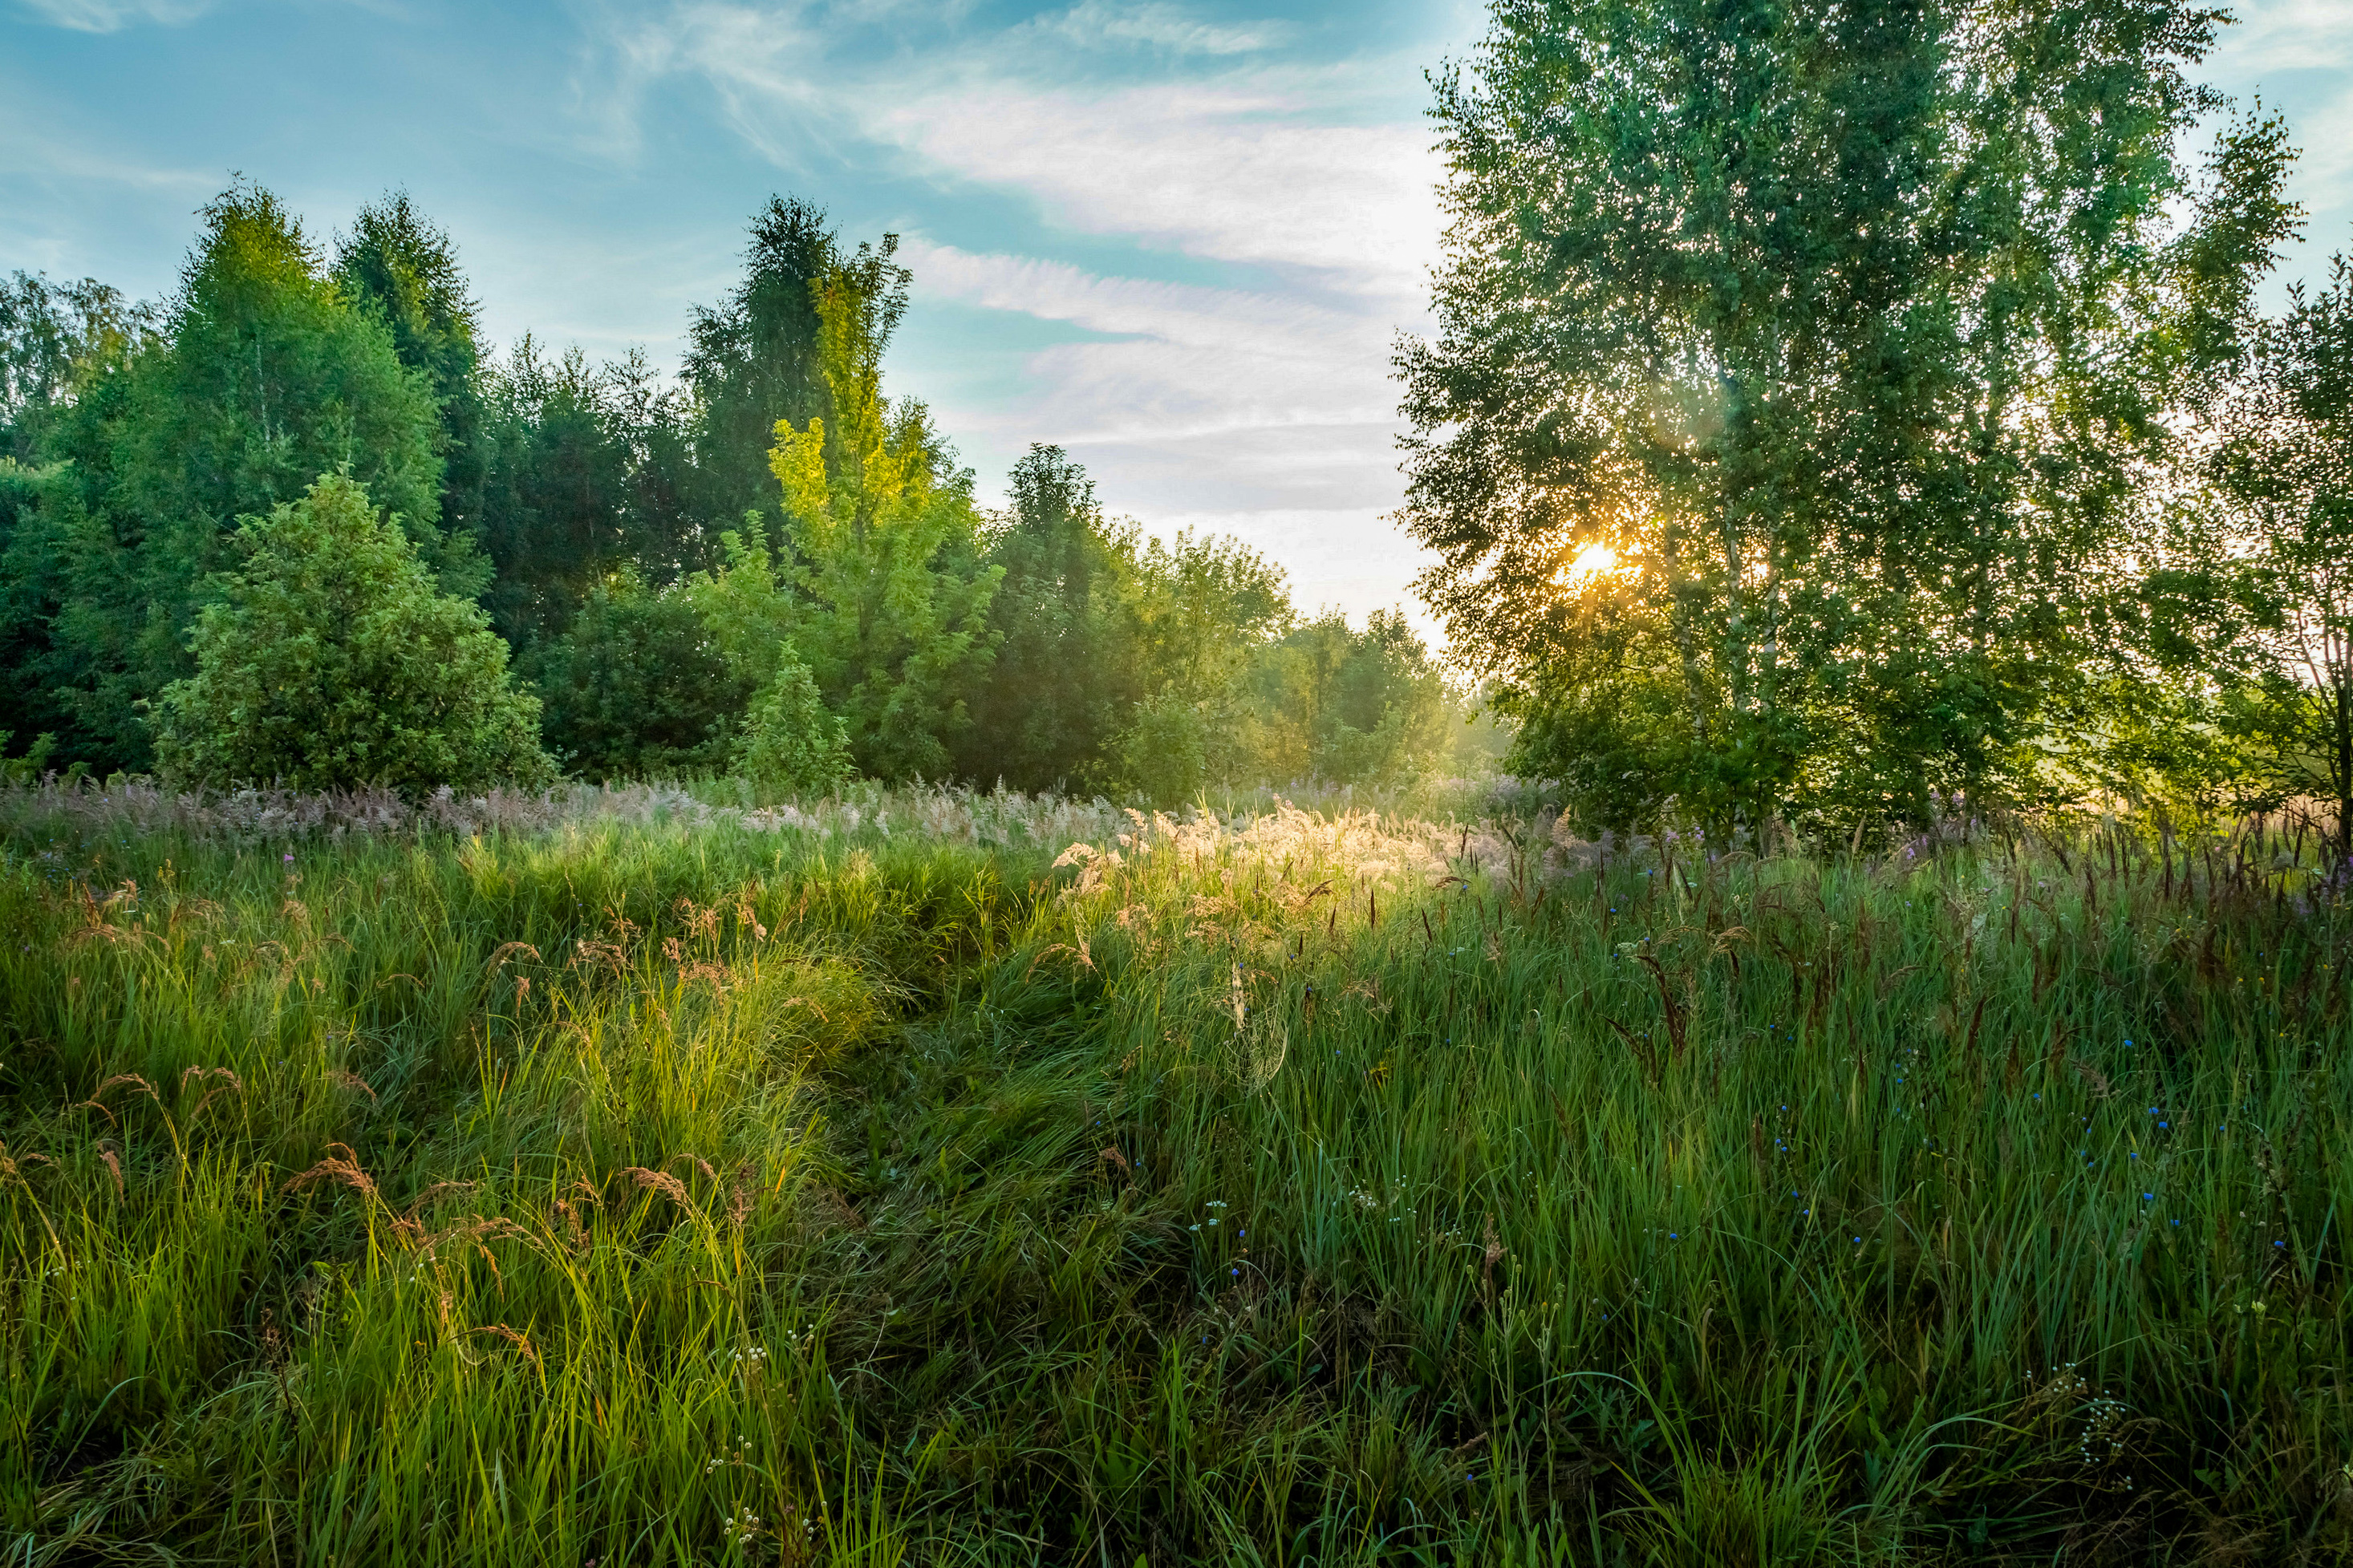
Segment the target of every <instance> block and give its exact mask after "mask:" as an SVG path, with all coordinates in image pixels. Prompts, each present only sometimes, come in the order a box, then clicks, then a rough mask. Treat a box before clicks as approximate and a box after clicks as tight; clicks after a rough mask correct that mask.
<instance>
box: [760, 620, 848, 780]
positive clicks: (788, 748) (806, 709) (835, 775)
mask: <svg viewBox="0 0 2353 1568" xmlns="http://www.w3.org/2000/svg"><path fill="white" fill-rule="evenodd" d="M733 762H734V764H735V772H736V773H738V774H739V775H740V776H742V777H744V778H747V779H749V780H751V781H752V782H753V783H754V784H765V785H768V786H769V787H771V788H776V789H785V790H791V791H793V792H795V793H802V792H806V791H813V790H821V789H825V788H828V787H829V786H830V785H832V784H838V783H839V782H840V781H841V780H842V779H844V778H847V777H848V776H849V772H850V762H849V726H848V725H847V724H845V723H843V722H842V721H841V719H840V718H839V715H837V714H834V713H832V712H829V711H828V710H827V708H826V706H825V699H824V698H823V697H822V696H820V695H819V694H818V689H817V682H816V681H815V680H814V679H811V678H810V676H809V672H808V667H807V665H805V664H803V663H801V662H800V661H799V660H798V659H797V658H793V657H792V653H791V650H790V649H786V650H785V652H784V653H783V655H782V657H781V658H779V659H778V661H777V664H776V675H775V676H774V677H773V678H771V679H770V680H769V682H768V684H767V686H766V687H765V689H763V690H762V691H761V692H760V694H759V695H758V696H756V697H754V699H753V700H752V706H751V710H750V711H749V712H747V713H745V714H744V732H743V734H742V736H741V737H740V738H739V739H738V740H737V742H736V743H735V750H734V752H733Z"/></svg>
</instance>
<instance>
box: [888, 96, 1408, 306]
mask: <svg viewBox="0 0 2353 1568" xmlns="http://www.w3.org/2000/svg"><path fill="white" fill-rule="evenodd" d="M1288 75H1289V73H1274V72H1267V73H1253V75H1252V76H1250V77H1248V78H1237V79H1229V80H1225V81H1219V82H1209V83H1200V84H1190V83H1166V84H1163V83H1155V84H1151V85H1146V86H1138V87H1131V88H1124V89H1117V90H1114V91H1110V92H1104V93H1099V94H1089V93H1084V92H1082V91H1077V90H1072V89H1024V88H1021V87H1018V86H1016V85H1014V84H1010V83H987V84H975V85H972V86H969V87H956V88H948V89H943V90H939V91H936V92H934V93H930V94H927V95H923V96H922V97H919V98H916V99H914V100H912V101H908V102H906V103H904V104H902V106H900V107H897V108H894V109H892V110H887V111H886V112H885V114H884V115H883V117H882V119H881V123H880V125H879V126H878V127H877V130H878V131H879V132H881V134H884V135H888V136H890V137H892V138H893V139H895V140H897V141H898V142H901V143H902V144H903V145H904V146H906V147H907V148H908V149H909V150H910V151H911V152H913V153H915V154H916V155H917V156H919V157H920V158H921V159H922V160H923V162H924V163H926V164H927V165H929V166H930V167H932V168H934V169H935V170H938V171H940V172H942V173H945V174H955V175H960V176H962V177H964V178H965V179H969V180H976V181H978V182H981V183H983V184H989V185H994V186H997V187H999V188H1009V189H1016V190H1019V191H1021V192H1023V193H1025V194H1026V195H1029V196H1030V197H1031V198H1032V199H1033V200H1035V201H1037V202H1038V203H1039V205H1040V206H1042V207H1043V208H1044V209H1045V211H1046V212H1047V214H1048V215H1049V216H1050V217H1051V218H1052V219H1053V220H1054V221H1055V222H1057V223H1058V224H1060V225H1063V226H1067V227H1070V228H1073V229H1076V230H1079V231H1081V232H1083V233H1088V234H1096V235H1120V236H1126V237H1133V238H1134V239H1137V240H1140V241H1143V242H1145V243H1146V244H1155V245H1163V246H1167V247H1172V248H1175V249H1177V250H1180V251H1183V252H1185V253H1187V254H1189V255H1194V256H1199V257H1205V258H1214V259H1218V260H1224V261H1241V262H1272V263H1277V264H1282V265H1286V266H1292V267H1298V268H1309V269H1313V270H1314V271H1316V272H1319V273H1322V274H1324V275H1325V277H1326V278H1327V279H1331V280H1333V281H1336V282H1341V283H1343V284H1344V285H1345V286H1351V287H1356V288H1361V289H1368V290H1372V291H1377V292H1384V293H1391V294H1404V295H1412V294H1415V293H1417V292H1418V291H1419V285H1420V281H1421V278H1422V275H1423V272H1424V270H1425V268H1427V267H1428V266H1429V264H1430V261H1432V260H1433V259H1434V258H1436V255H1437V236H1438V230H1439V213H1438V204H1437V200H1436V198H1435V196H1434V195H1433V186H1434V184H1435V181H1436V179H1437V177H1438V174H1439V172H1440V165H1439V163H1438V160H1437V158H1436V156H1435V154H1434V153H1432V152H1431V151H1430V145H1429V138H1428V135H1427V134H1426V133H1425V132H1423V131H1422V130H1421V129H1420V128H1419V126H1414V125H1398V124H1394V123H1389V124H1368V125H1358V124H1334V123H1330V122H1329V121H1328V120H1319V119H1318V118H1316V117H1315V116H1314V110H1317V109H1319V108H1323V109H1327V110H1328V108H1329V107H1330V106H1329V105H1328V104H1319V103H1318V101H1317V99H1318V97H1319V96H1320V95H1319V94H1318V93H1316V92H1315V90H1314V87H1315V85H1316V84H1314V83H1312V82H1302V81H1298V80H1296V79H1291V80H1286V79H1284V78H1285V77H1286V76H1288Z"/></svg>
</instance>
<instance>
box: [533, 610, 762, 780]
mask: <svg viewBox="0 0 2353 1568" xmlns="http://www.w3.org/2000/svg"><path fill="white" fill-rule="evenodd" d="M518 668H519V670H520V672H521V673H522V676H523V677H524V679H526V680H528V681H529V683H530V684H531V686H532V687H533V689H535V690H536V691H537V692H538V693H539V697H540V700H541V702H542V703H543V710H544V717H543V721H542V723H543V731H544V733H545V735H546V738H547V744H548V748H549V749H550V750H551V751H552V752H554V753H555V755H556V756H557V757H558V758H559V759H561V760H562V762H563V763H564V765H565V767H566V768H567V769H571V770H575V771H577V772H578V773H581V774H583V775H584V776H586V777H587V778H590V779H597V780H603V779H624V778H654V777H659V776H662V775H665V774H676V773H702V772H716V771H718V770H719V769H720V768H722V767H723V766H724V765H725V763H726V762H727V753H728V743H729V739H728V738H729V736H730V734H731V733H732V732H733V730H734V729H735V726H736V723H737V721H738V717H739V716H740V715H741V714H742V713H743V711H744V704H745V703H746V701H747V700H749V699H750V696H751V694H752V692H753V690H754V683H753V682H752V681H750V680H747V679H744V678H743V677H741V676H739V675H738V674H737V673H736V672H735V670H734V668H733V667H732V666H731V665H730V664H729V662H728V660H727V658H725V656H724V655H723V653H722V652H721V650H720V648H719V647H718V646H717V645H716V644H715V643H714V641H713V639H712V635H711V633H710V630H709V628H708V627H707V626H706V625H705V623H704V621H703V617H702V615H701V614H699V613H698V612H697V610H696V609H695V607H694V605H692V604H691V602H690V601H689V600H688V599H687V598H686V596H685V595H681V594H680V593H678V592H676V591H675V590H668V591H665V590H659V589H655V588H652V587H650V586H649V585H648V584H647V583H646V582H645V580H644V579H643V578H642V577H640V576H638V574H637V573H636V572H635V571H634V570H630V569H628V568H626V567H625V568H624V569H622V570H621V571H618V572H617V573H615V574H613V575H612V576H611V577H609V578H607V580H606V581H604V582H602V583H599V584H596V586H595V587H593V588H591V589H590V590H589V591H588V595H587V597H586V600H585V601H584V602H583V603H582V605H581V606H580V610H579V613H578V614H577V615H575V616H574V617H573V619H572V624H571V625H570V626H567V627H566V628H565V632H564V635H563V636H562V637H555V638H551V639H545V640H543V641H540V642H538V643H535V644H533V645H532V647H529V648H528V649H527V650H526V651H525V652H524V654H523V655H522V658H521V659H520V660H519V661H518Z"/></svg>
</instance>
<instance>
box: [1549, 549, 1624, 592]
mask: <svg viewBox="0 0 2353 1568" xmlns="http://www.w3.org/2000/svg"><path fill="white" fill-rule="evenodd" d="M1617 566H1618V552H1616V551H1615V550H1612V549H1610V548H1609V546H1608V545H1606V544H1602V543H1599V542H1595V543H1592V544H1588V545H1587V546H1586V547H1585V548H1584V549H1582V550H1580V551H1578V552H1577V558H1576V559H1575V560H1573V561H1571V562H1570V563H1568V564H1567V566H1566V567H1564V568H1562V570H1561V574H1560V575H1561V580H1562V581H1563V582H1565V583H1567V584H1570V585H1571V586H1575V585H1576V584H1579V583H1582V582H1584V581H1585V580H1586V579H1587V578H1588V577H1599V576H1600V575H1601V574H1603V573H1605V572H1611V571H1615V570H1616V569H1617Z"/></svg>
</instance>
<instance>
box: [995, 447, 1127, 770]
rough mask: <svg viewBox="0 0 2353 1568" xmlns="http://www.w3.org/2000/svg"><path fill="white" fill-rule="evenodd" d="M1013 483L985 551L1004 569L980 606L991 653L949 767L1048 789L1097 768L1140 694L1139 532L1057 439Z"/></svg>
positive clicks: (1019, 466) (1035, 453)
mask: <svg viewBox="0 0 2353 1568" xmlns="http://www.w3.org/2000/svg"><path fill="white" fill-rule="evenodd" d="M1009 489H1011V492H1012V494H1011V497H1010V500H1011V504H1010V506H1008V509H1007V510H1006V513H1005V515H1004V517H1003V518H1002V520H1001V521H998V522H997V525H996V526H995V527H994V528H993V529H992V530H991V531H989V533H988V536H987V546H986V552H985V553H986V559H987V563H989V564H990V565H991V566H994V567H996V568H997V569H998V570H1000V571H1002V572H1003V573H1004V578H1003V580H1002V581H1000V582H999V583H998V584H997V592H996V594H995V595H994V596H993V597H992V598H991V599H990V601H989V608H988V625H989V630H990V633H991V634H992V636H993V637H995V638H996V639H997V657H996V662H995V664H994V665H993V666H992V667H991V668H990V669H989V671H988V674H987V679H983V680H981V681H979V682H978V684H977V685H976V686H975V687H974V689H973V690H972V692H971V695H970V697H969V699H968V701H969V705H970V708H971V711H972V716H973V722H972V727H971V728H970V729H969V730H967V731H965V735H964V738H963V743H962V745H961V746H960V747H959V749H958V769H957V771H958V772H960V773H964V774H965V776H967V777H970V778H973V779H976V780H978V781H980V782H982V783H987V782H988V781H990V780H993V779H1002V780H1004V781H1005V782H1006V783H1008V784H1011V785H1012V786H1013V787H1015V788H1016V789H1023V790H1045V789H1051V788H1053V787H1055V786H1056V785H1057V784H1067V783H1070V782H1072V781H1076V780H1080V779H1082V778H1089V779H1091V778H1092V777H1094V776H1096V775H1097V774H1099V773H1101V772H1102V770H1103V766H1104V764H1105V763H1106V761H1107V760H1108V752H1107V748H1108V747H1109V745H1110V743H1111V741H1112V738H1113V735H1114V734H1115V733H1116V731H1118V729H1119V726H1120V725H1121V723H1122V722H1123V721H1124V718H1125V716H1126V713H1127V710H1129V709H1130V708H1131V707H1133V706H1134V703H1135V701H1136V700H1138V699H1139V698H1140V697H1142V696H1143V695H1144V693H1145V686H1144V684H1143V680H1144V674H1145V672H1144V669H1143V668H1142V659H1141V655H1142V649H1141V647H1140V646H1139V641H1138V634H1139V626H1138V618H1137V613H1136V610H1137V606H1136V597H1137V595H1138V593H1139V591H1140V588H1141V577H1140V574H1139V569H1138V566H1137V563H1136V557H1137V551H1138V537H1137V536H1138V531H1137V529H1136V528H1135V527H1134V524H1132V523H1131V524H1126V525H1124V526H1122V525H1115V524H1113V523H1112V522H1110V521H1107V520H1106V519H1105V518H1104V516H1103V508H1102V507H1101V506H1100V505H1099V504H1098V503H1097V502H1096V500H1095V492H1094V484H1093V482H1092V480H1090V479H1088V478H1087V476H1086V470H1085V469H1084V468H1081V467H1080V466H1079V465H1078V464H1076V463H1074V462H1072V461H1071V459H1070V457H1069V456H1068V455H1067V454H1066V453H1065V452H1063V450H1062V449H1061V448H1060V447H1049V446H1042V445H1041V446H1033V447H1030V448H1029V453H1028V454H1027V455H1026V456H1025V457H1023V458H1022V459H1021V460H1020V461H1019V462H1018V463H1016V464H1015V465H1014V467H1013V472H1012V474H1011V476H1010V480H1009Z"/></svg>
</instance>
